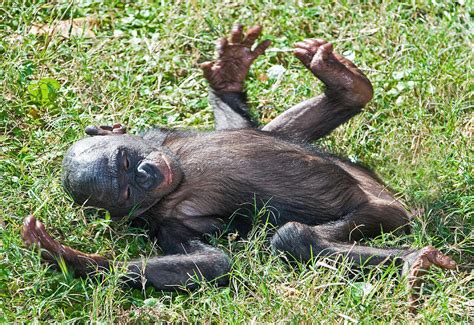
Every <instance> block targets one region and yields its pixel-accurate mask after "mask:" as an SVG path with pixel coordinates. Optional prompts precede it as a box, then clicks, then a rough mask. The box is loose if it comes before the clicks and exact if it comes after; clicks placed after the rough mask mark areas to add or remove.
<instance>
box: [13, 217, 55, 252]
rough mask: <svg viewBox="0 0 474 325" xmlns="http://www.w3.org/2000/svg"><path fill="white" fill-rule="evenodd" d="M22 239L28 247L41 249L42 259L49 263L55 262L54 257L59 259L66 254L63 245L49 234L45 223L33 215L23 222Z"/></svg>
mask: <svg viewBox="0 0 474 325" xmlns="http://www.w3.org/2000/svg"><path fill="white" fill-rule="evenodd" d="M21 237H22V239H23V242H24V243H25V245H26V246H27V247H32V246H37V247H39V248H41V249H42V251H41V257H43V258H44V259H45V260H47V261H54V257H59V256H61V255H62V253H63V252H64V250H63V247H62V245H61V244H59V243H58V242H57V241H56V240H54V239H53V238H52V237H51V236H50V235H49V234H48V233H47V231H46V229H45V227H44V225H43V223H42V222H40V221H39V220H36V218H35V217H34V216H32V215H30V216H28V217H26V218H25V220H23V228H22V230H21Z"/></svg>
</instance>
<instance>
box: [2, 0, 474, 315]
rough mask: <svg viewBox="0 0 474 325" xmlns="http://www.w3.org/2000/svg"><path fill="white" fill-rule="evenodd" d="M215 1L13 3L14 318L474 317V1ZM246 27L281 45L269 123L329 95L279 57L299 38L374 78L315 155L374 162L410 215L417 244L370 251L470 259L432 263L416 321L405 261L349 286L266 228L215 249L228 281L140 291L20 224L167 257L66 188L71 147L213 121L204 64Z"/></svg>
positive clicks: (261, 97) (381, 242) (113, 250)
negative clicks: (104, 130)
mask: <svg viewBox="0 0 474 325" xmlns="http://www.w3.org/2000/svg"><path fill="white" fill-rule="evenodd" d="M218 3H219V2H216V3H215V4H214V3H211V2H210V1H200V0H194V1H189V2H186V1H162V2H161V4H158V2H153V1H144V0H140V1H118V0H105V1H99V0H77V1H69V2H68V1H19V0H14V1H11V0H3V1H2V2H1V4H0V132H1V133H0V142H1V148H0V159H1V162H0V188H1V190H2V192H1V203H0V204H1V205H0V233H1V237H0V322H2V323H3V322H17V323H22V322H30V321H39V322H50V321H52V320H56V321H60V322H65V321H70V322H72V321H77V322H91V321H94V322H122V323H126V322H152V321H157V320H160V321H170V322H192V323H201V322H207V323H210V322H212V323H227V322H230V323H241V322H246V323H251V322H259V323H260V322H295V323H296V322H301V321H303V322H304V321H306V322H314V323H319V322H325V323H342V322H345V323H352V322H362V323H373V322H389V321H390V322H393V323H398V322H403V323H406V322H410V321H418V322H440V321H441V322H444V323H451V322H463V323H472V322H473V321H474V317H473V313H474V303H473V301H474V285H473V283H474V281H473V280H474V273H473V271H471V270H469V265H470V266H471V267H472V265H473V263H474V259H473V256H474V255H473V254H474V249H473V247H474V234H473V230H472V228H473V227H472V226H473V217H474V213H473V206H474V203H473V201H474V200H473V193H474V191H473V179H472V175H473V170H472V166H473V159H472V158H473V155H472V154H473V153H472V148H473V143H472V133H473V130H474V129H473V128H474V115H473V111H472V106H473V105H472V103H473V102H472V94H473V87H472V80H473V77H472V69H473V55H472V30H473V29H472V27H473V25H472V20H471V18H470V16H471V15H472V2H471V1H464V0H463V1H407V2H406V3H404V4H403V3H402V2H391V1H386V2H384V1H363V2H362V3H360V4H355V3H353V2H352V1H339V2H338V3H333V2H332V1H294V2H293V1H287V2H284V1H273V0H266V1H265V0H255V1H224V2H222V4H218ZM81 17H89V25H87V26H86V25H79V27H77V28H75V29H74V31H75V32H77V31H78V30H79V32H81V33H82V32H83V33H82V34H84V35H83V36H74V35H70V34H71V33H72V31H73V29H70V28H66V29H65V30H63V33H65V34H69V35H66V36H67V37H64V36H61V35H60V32H57V33H56V34H54V35H51V34H49V35H48V34H44V33H42V32H41V30H40V28H36V29H35V28H33V29H32V27H34V26H36V27H38V26H40V25H41V24H47V26H60V25H61V24H60V21H62V20H70V19H73V18H81ZM235 21H239V22H241V23H243V24H246V25H252V24H257V23H258V24H261V25H263V26H264V28H265V29H264V37H266V38H270V39H271V40H272V41H273V44H272V46H271V47H272V49H271V50H270V51H269V52H268V53H267V55H266V56H265V57H262V58H260V59H259V60H258V61H257V62H256V63H255V64H254V65H253V68H252V70H251V72H250V75H249V79H248V82H247V93H248V97H249V99H250V104H251V105H252V108H253V112H254V114H255V116H257V117H259V118H260V119H261V121H262V123H266V122H268V121H269V120H271V119H272V118H273V117H275V116H276V115H277V114H278V113H280V112H283V111H284V110H285V109H287V108H288V107H290V106H291V105H293V104H295V103H297V102H299V101H301V100H303V99H306V98H309V97H311V96H313V95H315V94H317V93H318V92H320V91H321V83H320V82H318V81H317V80H316V79H315V78H314V77H313V76H312V75H311V74H310V73H309V72H308V71H306V70H305V69H304V68H303V67H302V65H301V64H300V63H299V61H297V60H296V59H295V58H294V57H293V56H292V55H291V53H288V52H285V51H279V50H278V49H287V48H290V47H291V46H292V44H293V43H294V42H296V41H299V40H302V39H304V38H309V37H318V38H325V39H327V40H329V41H332V42H333V43H334V45H335V48H336V50H337V51H338V52H340V53H342V54H344V55H346V56H348V57H349V58H351V59H353V60H354V62H355V63H356V64H357V65H359V66H360V67H361V68H362V69H363V70H364V71H365V72H366V73H367V75H368V77H369V78H370V79H371V81H372V83H373V85H374V88H375V96H374V99H373V100H372V102H371V103H370V104H369V105H368V106H367V107H366V109H365V110H364V112H363V113H362V114H360V115H358V116H357V117H355V118H353V119H352V120H351V121H350V122H349V123H347V124H345V125H344V126H342V127H340V128H338V129H337V130H336V131H335V132H333V133H332V134H331V135H329V136H328V137H326V138H325V139H324V140H323V141H320V142H319V143H318V144H317V145H319V146H321V147H324V148H326V149H327V150H330V151H332V152H336V153H341V154H344V155H346V156H349V157H350V158H351V159H352V160H354V161H359V162H363V163H364V164H366V165H368V166H370V167H371V168H374V169H376V171H377V173H378V174H379V175H380V176H381V178H382V179H384V181H386V183H387V184H388V185H389V186H390V187H392V188H393V189H394V191H395V192H396V193H397V195H398V197H400V198H401V199H402V200H403V201H404V202H406V203H407V205H408V206H410V208H411V210H412V211H413V215H414V219H413V221H412V224H413V233H412V234H411V235H407V236H404V237H395V236H391V235H384V236H382V237H381V238H377V239H375V240H372V241H370V242H368V244H369V245H377V246H412V247H423V246H426V245H433V246H436V247H438V248H440V249H441V250H442V251H443V252H444V253H446V254H448V255H450V256H452V257H453V258H454V259H455V260H456V261H457V262H459V263H460V264H463V265H465V266H467V267H465V268H463V269H461V270H458V271H442V270H439V269H436V268H433V269H431V270H430V271H429V272H428V274H427V275H426V276H425V279H426V282H425V286H424V287H423V288H422V300H421V304H420V308H419V309H418V313H417V314H410V313H409V312H408V309H409V306H408V303H407V299H408V295H409V292H408V290H407V289H406V286H405V283H404V281H403V280H400V277H399V276H398V275H397V270H396V269H394V268H392V267H388V268H380V269H374V270H373V271H372V272H370V273H369V274H364V275H359V276H356V277H349V276H348V271H347V268H348V265H347V264H342V265H340V264H339V265H337V267H334V265H335V264H334V263H333V262H332V261H330V260H324V261H322V262H321V260H319V261H313V262H312V263H309V264H307V265H297V266H296V267H290V266H288V264H287V263H286V262H285V261H284V260H282V259H281V258H280V257H278V256H276V255H275V254H272V253H271V252H270V251H269V249H268V248H267V245H266V242H265V238H264V234H263V231H262V228H264V227H265V225H260V227H258V228H257V229H256V231H255V232H254V233H252V236H251V237H250V238H249V239H248V240H238V241H232V240H228V239H227V237H226V236H223V237H222V238H220V239H218V240H216V242H217V245H219V246H220V247H221V248H222V249H224V250H226V251H227V252H228V253H229V255H230V256H231V258H232V260H233V270H232V272H231V274H230V286H229V287H227V288H215V287H213V286H212V285H211V284H206V283H203V285H202V286H201V287H200V289H199V290H197V291H194V292H183V293H161V292H157V291H154V290H152V289H147V290H146V291H140V290H129V289H127V288H124V287H123V286H121V285H120V283H119V281H118V278H119V276H120V270H118V271H117V272H115V273H113V274H110V275H108V276H105V277H103V278H91V279H74V278H73V277H72V276H71V274H70V273H69V272H68V271H67V270H66V269H64V268H62V270H61V271H56V270H53V269H52V268H51V267H49V266H47V265H45V264H43V263H41V262H40V258H39V254H38V253H37V252H34V251H30V250H28V249H26V248H25V247H24V246H23V245H22V242H21V238H20V229H21V225H22V220H23V218H24V217H25V216H27V215H28V214H34V215H35V216H36V217H37V218H38V219H40V220H42V221H43V222H44V223H45V224H46V227H47V228H48V229H50V230H51V232H52V234H53V235H54V236H55V237H56V238H58V239H59V240H61V241H62V242H63V243H65V244H68V245H70V246H73V247H75V248H78V249H81V250H84V251H86V252H97V253H100V254H103V255H106V256H108V257H110V258H112V259H115V260H117V261H123V260H126V259H129V258H131V257H136V256H139V255H140V254H142V255H145V256H148V255H150V254H153V253H154V252H155V250H156V248H155V247H153V245H152V244H151V243H149V242H148V241H147V239H146V236H145V234H144V233H142V232H140V230H138V229H130V228H129V227H128V226H127V224H126V223H121V224H116V223H112V222H111V220H110V218H108V216H107V215H106V214H105V218H104V217H103V216H104V212H103V211H96V210H94V209H85V208H82V207H78V206H75V205H74V204H73V203H72V201H71V199H69V198H68V197H67V196H66V195H65V193H64V192H63V190H62V188H61V182H60V170H61V160H62V156H63V153H64V151H65V150H66V149H67V148H68V146H69V145H70V144H71V143H72V142H74V141H75V140H77V139H80V138H81V137H83V136H84V131H83V130H84V127H85V126H87V125H89V124H111V123H113V122H115V121H120V122H122V123H124V124H126V125H128V126H129V129H130V132H139V131H141V130H144V129H146V128H147V127H150V126H153V125H162V126H167V127H184V128H191V127H192V128H199V129H203V130H205V129H212V127H213V115H212V111H211V108H210V106H209V104H208V102H207V94H206V92H207V85H206V82H205V80H204V78H203V77H202V74H201V71H200V69H199V68H198V66H197V64H196V63H197V62H203V61H205V60H208V59H210V58H212V55H213V47H214V40H215V39H216V38H218V37H221V36H223V35H225V34H226V33H227V31H228V30H229V29H230V27H231V26H232V24H233V23H234V22H235ZM89 26H90V29H89ZM35 30H36V32H35ZM81 33H80V34H81ZM282 68H283V69H282ZM272 71H284V73H281V74H274V73H272Z"/></svg>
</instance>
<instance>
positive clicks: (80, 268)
mask: <svg viewBox="0 0 474 325" xmlns="http://www.w3.org/2000/svg"><path fill="white" fill-rule="evenodd" d="M22 238H23V241H24V242H25V244H26V245H27V246H32V245H36V246H39V247H40V248H41V249H42V254H41V256H42V258H43V259H44V260H46V261H47V262H50V263H57V262H56V261H57V260H58V259H62V260H64V262H65V263H66V265H67V266H68V267H69V268H71V269H73V270H74V271H75V274H76V275H77V276H81V277H84V276H87V275H89V274H93V273H96V272H97V271H101V270H102V271H107V270H108V269H109V261H108V260H107V259H106V258H104V257H102V256H99V255H96V254H86V253H82V252H80V251H77V250H75V249H72V248H70V247H67V246H64V245H61V244H60V243H58V242H57V241H56V240H54V239H53V238H52V237H51V236H50V235H49V234H48V233H47V231H46V229H45V227H44V225H43V224H42V223H41V222H40V221H37V220H36V219H35V218H34V217H33V216H29V217H27V218H25V220H24V224H23V230H22ZM229 269H230V263H229V259H228V257H227V256H226V255H225V254H224V252H222V251H221V250H219V249H217V248H214V247H212V246H209V245H206V244H204V243H202V242H200V241H197V240H193V241H189V242H186V243H183V244H176V245H175V246H174V247H173V254H172V255H164V256H158V257H151V258H148V259H146V258H142V259H137V260H132V261H130V262H128V264H127V275H126V279H125V282H126V283H127V284H128V285H130V286H133V287H138V288H141V287H143V285H151V286H153V287H154V288H155V289H158V290H176V289H179V288H183V287H186V288H189V289H192V288H195V287H196V285H197V283H196V282H195V281H192V279H193V278H196V277H197V278H198V279H205V280H208V281H211V280H215V281H216V283H217V284H218V285H224V284H226V283H227V276H226V274H227V273H228V272H229Z"/></svg>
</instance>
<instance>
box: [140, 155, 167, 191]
mask: <svg viewBox="0 0 474 325" xmlns="http://www.w3.org/2000/svg"><path fill="white" fill-rule="evenodd" d="M163 179H164V176H163V174H162V173H161V172H160V170H159V169H158V167H156V166H155V165H154V164H152V163H149V162H142V163H141V164H140V165H139V166H138V168H137V173H136V176H135V181H136V182H137V184H138V186H140V187H142V188H143V189H145V190H152V189H154V188H155V187H157V186H158V185H159V184H160V183H161V182H162V181H163Z"/></svg>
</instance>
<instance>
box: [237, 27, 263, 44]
mask: <svg viewBox="0 0 474 325" xmlns="http://www.w3.org/2000/svg"><path fill="white" fill-rule="evenodd" d="M261 33H262V26H253V27H251V28H249V30H248V31H247V34H246V35H245V39H244V41H243V42H242V45H245V46H246V47H249V48H250V47H252V45H253V43H254V42H255V40H256V39H257V38H258V37H259V36H260V34H261Z"/></svg>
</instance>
